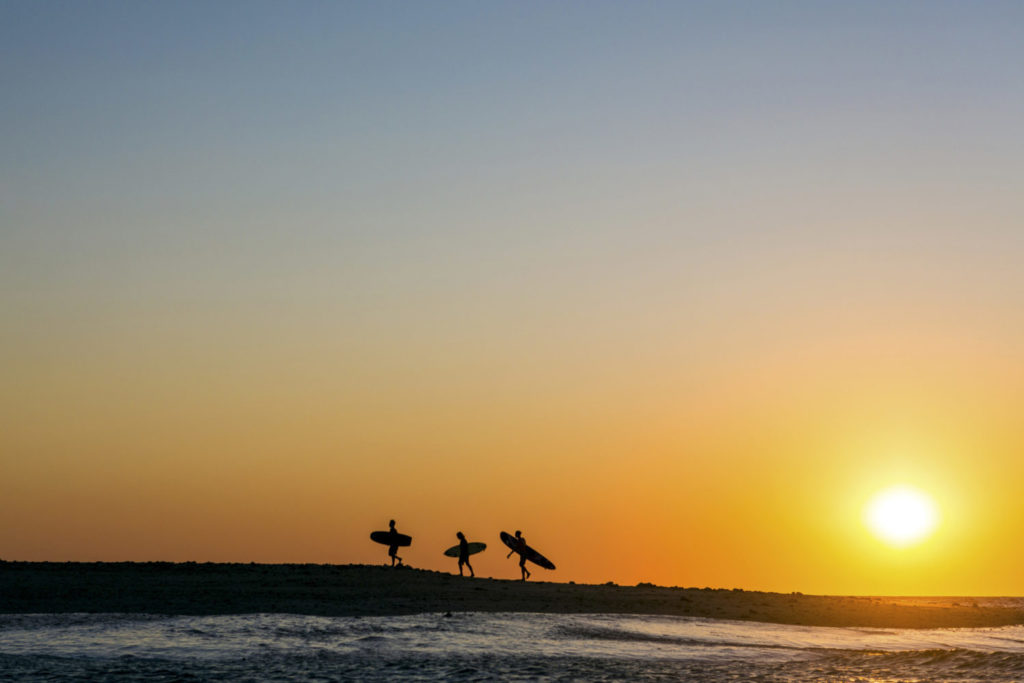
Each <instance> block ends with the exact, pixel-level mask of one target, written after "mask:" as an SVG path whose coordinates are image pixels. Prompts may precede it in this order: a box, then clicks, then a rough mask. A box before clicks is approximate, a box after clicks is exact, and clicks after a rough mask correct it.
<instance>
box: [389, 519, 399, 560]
mask: <svg viewBox="0 0 1024 683" xmlns="http://www.w3.org/2000/svg"><path fill="white" fill-rule="evenodd" d="M388 528H389V529H390V531H391V540H392V541H394V540H395V534H397V533H398V529H396V528H395V520H391V521H390V522H388ZM388 555H389V556H390V557H391V566H392V567H394V566H395V560H398V566H399V567H401V566H402V558H400V557H399V556H398V544H397V543H392V544H391V545H389V546H388Z"/></svg>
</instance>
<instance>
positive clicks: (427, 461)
mask: <svg viewBox="0 0 1024 683" xmlns="http://www.w3.org/2000/svg"><path fill="white" fill-rule="evenodd" d="M1021 64H1024V5H1022V4H1021V3H999V2H987V3H963V2H951V3H946V2H896V3H893V2H878V3H867V2H858V3H818V2H772V3H767V2H766V3H743V2H735V3H734V2H707V3H680V2H657V3H650V2H628V3H627V2H621V3H606V2H562V3H546V2H517V3H488V2H464V3H461V2H459V3H454V2H445V3H421V2H408V3H396V2H380V3H378V2H373V3H362V4H357V3H340V2H339V3H333V2H332V3H328V2H324V3H315V2H306V3H281V2H268V3H260V2H238V3H234V2H217V3H207V2H196V3H188V2H173V3H149V2H40V1H35V0H32V1H26V2H20V1H19V2H12V1H10V0H7V1H5V2H2V3H0V104H2V106H0V151H2V153H0V363H2V368H3V373H2V381H0V558H3V559H8V560H177V561H183V560H197V561H243V562H248V561H257V562H336V563H348V562H380V561H383V560H384V559H386V557H385V556H386V550H385V549H384V548H383V547H382V546H379V545H376V544H373V543H371V542H370V541H369V539H368V534H369V532H370V531H372V530H374V529H383V528H386V526H387V521H388V519H389V518H392V517H394V518H395V519H397V521H398V528H399V529H400V530H402V531H405V532H406V533H410V534H412V535H413V536H414V537H415V540H414V543H413V546H412V547H411V548H409V549H407V551H406V552H405V553H404V557H406V559H407V561H408V562H409V563H410V564H412V565H414V566H418V567H426V568H433V569H443V570H453V569H454V568H455V567H454V561H453V560H449V559H447V558H444V557H443V556H441V551H442V550H443V549H444V548H446V547H447V546H449V545H451V544H452V543H454V542H455V538H454V534H455V531H457V530H460V529H461V530H463V531H465V532H466V534H467V535H468V536H469V538H470V539H471V540H483V541H485V542H487V543H489V544H490V545H491V548H490V549H489V550H488V551H487V552H485V553H484V554H483V555H480V556H478V559H476V560H475V563H474V564H475V565H476V567H477V571H478V573H479V574H482V575H488V576H498V577H507V578H517V577H518V569H517V567H516V565H515V562H514V560H506V559H505V557H504V552H503V551H501V549H500V548H499V547H498V546H499V542H498V539H497V533H498V531H499V530H501V529H504V530H507V531H510V532H511V531H514V530H515V529H522V530H523V531H524V533H525V535H526V537H527V539H528V541H529V542H530V543H531V544H532V545H534V546H536V547H537V548H538V549H539V550H541V552H544V553H545V554H547V555H548V556H549V557H550V558H551V559H553V560H554V561H555V562H556V563H557V564H558V565H559V569H558V571H556V572H554V573H552V574H546V573H544V572H543V571H542V570H541V571H540V573H541V574H544V578H550V579H554V580H560V581H568V580H575V581H588V582H604V581H608V580H612V581H616V582H619V583H635V582H638V581H653V582H656V583H661V584H668V585H684V586H714V587H734V586H737V587H744V588H748V589H765V590H780V591H791V590H800V591H803V592H819V593H822V592H823V593H904V594H905V593H912V594H1017V595H1019V594H1022V593H1024V546H1022V544H1021V543H1020V537H1021V531H1022V529H1024V496H1022V495H1021V482H1022V481H1024V457H1022V455H1024V428H1022V421H1021V413H1020V405H1021V396H1022V395H1024V393H1022V392H1024V344H1022V342H1024V268H1022V265H1021V264H1022V262H1024V194H1022V191H1021V183H1022V180H1024V128H1022V122H1024V70H1022V69H1021ZM892 484H911V485H914V486H917V487H918V488H920V489H922V490H924V491H927V492H928V493H929V494H931V495H932V496H934V498H935V500H936V502H937V504H938V505H939V508H940V509H941V511H942V522H941V524H940V527H939V530H938V532H937V533H936V534H935V535H934V536H933V537H931V538H930V539H929V540H928V541H926V542H925V543H923V544H921V545H918V546H915V547H912V548H905V549H902V550H895V549H891V548H888V547H886V546H884V545H883V544H882V543H881V542H879V541H878V540H876V539H874V538H873V537H872V536H871V535H870V534H868V532H867V531H866V530H865V529H864V526H863V524H862V521H861V514H862V508H863V505H864V503H865V502H866V501H867V499H868V498H869V497H870V496H871V495H872V494H873V493H874V492H875V491H877V490H879V489H881V488H884V487H886V486H888V485H892Z"/></svg>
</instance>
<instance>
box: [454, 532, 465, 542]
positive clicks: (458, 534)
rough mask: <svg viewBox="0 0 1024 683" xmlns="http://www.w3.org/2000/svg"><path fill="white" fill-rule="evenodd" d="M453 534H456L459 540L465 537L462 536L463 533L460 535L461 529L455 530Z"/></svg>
mask: <svg viewBox="0 0 1024 683" xmlns="http://www.w3.org/2000/svg"><path fill="white" fill-rule="evenodd" d="M455 535H456V536H457V537H458V538H459V539H460V540H461V539H463V538H465V536H463V535H462V532H461V531H457V532H456V533H455Z"/></svg>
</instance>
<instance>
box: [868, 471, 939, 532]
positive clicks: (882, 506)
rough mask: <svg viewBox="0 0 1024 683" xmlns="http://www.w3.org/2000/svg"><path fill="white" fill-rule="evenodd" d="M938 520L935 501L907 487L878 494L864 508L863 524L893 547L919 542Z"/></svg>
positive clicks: (933, 527)
mask: <svg viewBox="0 0 1024 683" xmlns="http://www.w3.org/2000/svg"><path fill="white" fill-rule="evenodd" d="M938 519H939V514H938V508H937V507H936V506H935V502H934V501H933V500H932V499H931V498H930V497H929V496H928V495H927V494H925V493H922V492H921V491H919V490H917V489H915V488H912V487H909V486H894V487H892V488H888V489H885V490H884V491H880V492H879V493H877V494H876V495H875V496H874V497H873V498H872V499H871V500H870V501H868V504H867V506H865V508H864V521H865V523H866V524H867V526H868V528H869V529H870V530H871V532H872V533H874V535H875V536H877V537H878V538H879V539H880V540H882V541H884V542H885V543H888V544H889V545H891V546H895V547H904V546H908V545H912V544H914V543H917V542H919V541H923V540H924V539H925V538H927V537H928V536H929V535H931V533H932V532H933V531H934V530H935V527H936V525H937V524H938Z"/></svg>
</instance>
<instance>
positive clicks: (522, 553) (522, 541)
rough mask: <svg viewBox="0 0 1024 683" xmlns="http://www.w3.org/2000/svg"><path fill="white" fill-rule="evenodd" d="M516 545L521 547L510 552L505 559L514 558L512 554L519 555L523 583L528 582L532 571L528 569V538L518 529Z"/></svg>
mask: <svg viewBox="0 0 1024 683" xmlns="http://www.w3.org/2000/svg"><path fill="white" fill-rule="evenodd" d="M516 545H518V546H519V547H518V548H515V549H513V550H510V551H509V553H508V555H506V556H505V557H512V553H519V569H520V571H522V573H523V581H526V580H527V579H528V578H530V570H529V569H527V568H526V537H525V536H523V532H522V531H519V530H518V529H516Z"/></svg>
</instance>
